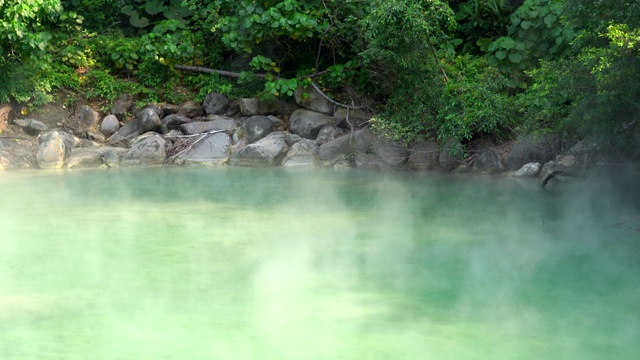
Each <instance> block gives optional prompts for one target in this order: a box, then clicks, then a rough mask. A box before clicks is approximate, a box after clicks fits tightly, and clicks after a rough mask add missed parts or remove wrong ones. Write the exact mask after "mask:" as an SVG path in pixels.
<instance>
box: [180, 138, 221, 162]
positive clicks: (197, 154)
mask: <svg viewBox="0 0 640 360" xmlns="http://www.w3.org/2000/svg"><path fill="white" fill-rule="evenodd" d="M230 148H231V138H230V137H229V135H228V134H226V133H215V134H211V135H208V136H207V137H206V138H204V139H202V140H200V141H198V142H197V143H196V144H195V145H193V146H192V147H191V149H189V150H188V151H186V152H185V153H183V154H181V155H179V156H178V157H177V158H176V159H175V163H176V164H195V165H222V164H225V163H226V162H227V161H228V160H229V151H230Z"/></svg>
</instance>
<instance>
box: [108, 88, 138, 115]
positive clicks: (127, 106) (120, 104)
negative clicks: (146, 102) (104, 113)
mask: <svg viewBox="0 0 640 360" xmlns="http://www.w3.org/2000/svg"><path fill="white" fill-rule="evenodd" d="M132 108H133V97H131V95H129V94H124V95H121V96H119V97H118V98H117V99H116V101H114V103H113V107H112V108H111V111H110V112H111V115H114V116H115V117H117V118H118V120H120V121H123V120H124V118H125V115H126V114H127V113H128V112H130V111H131V109H132Z"/></svg>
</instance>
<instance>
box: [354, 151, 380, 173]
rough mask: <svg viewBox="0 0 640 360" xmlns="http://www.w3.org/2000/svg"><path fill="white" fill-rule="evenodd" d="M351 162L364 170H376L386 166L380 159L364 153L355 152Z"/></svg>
mask: <svg viewBox="0 0 640 360" xmlns="http://www.w3.org/2000/svg"><path fill="white" fill-rule="evenodd" d="M353 163H354V164H355V166H356V168H358V169H365V170H377V169H380V168H386V167H387V166H386V165H385V164H384V162H383V161H382V160H381V159H379V158H378V157H376V156H374V155H372V154H366V153H357V154H356V155H355V156H354V158H353Z"/></svg>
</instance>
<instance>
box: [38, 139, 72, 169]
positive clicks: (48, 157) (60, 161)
mask: <svg viewBox="0 0 640 360" xmlns="http://www.w3.org/2000/svg"><path fill="white" fill-rule="evenodd" d="M71 139H72V136H71V135H69V134H67V133H65V132H63V131H51V132H48V133H46V134H43V136H42V137H41V139H40V145H39V146H38V152H37V153H36V161H37V162H38V166H39V167H40V168H41V169H60V168H62V167H63V166H64V164H65V161H66V159H67V156H68V155H69V153H70V152H71V149H72V147H73V142H72V140H71Z"/></svg>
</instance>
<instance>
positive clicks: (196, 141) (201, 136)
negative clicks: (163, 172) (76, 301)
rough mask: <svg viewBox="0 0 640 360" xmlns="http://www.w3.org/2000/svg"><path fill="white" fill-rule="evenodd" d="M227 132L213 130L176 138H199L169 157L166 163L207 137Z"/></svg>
mask: <svg viewBox="0 0 640 360" xmlns="http://www.w3.org/2000/svg"><path fill="white" fill-rule="evenodd" d="M226 131H228V130H213V131H207V132H206V133H201V134H194V135H183V136H180V135H178V136H176V137H193V136H200V137H199V138H198V139H196V140H195V141H194V142H192V143H191V144H189V146H187V147H186V148H184V149H182V150H181V151H179V152H178V153H177V154H175V155H173V156H171V157H170V158H168V159H167V163H171V162H173V161H174V160H175V159H176V158H177V157H178V156H180V155H182V154H184V153H185V152H187V151H189V150H191V148H193V146H194V145H195V144H197V143H199V142H200V141H202V140H203V139H205V138H208V137H209V136H211V135H213V134H217V133H221V132H226Z"/></svg>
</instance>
